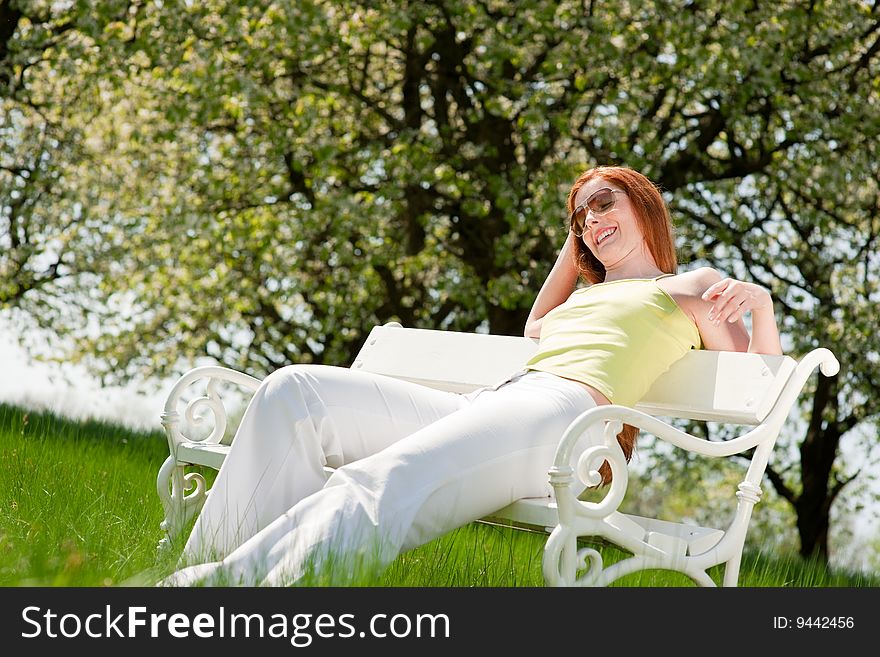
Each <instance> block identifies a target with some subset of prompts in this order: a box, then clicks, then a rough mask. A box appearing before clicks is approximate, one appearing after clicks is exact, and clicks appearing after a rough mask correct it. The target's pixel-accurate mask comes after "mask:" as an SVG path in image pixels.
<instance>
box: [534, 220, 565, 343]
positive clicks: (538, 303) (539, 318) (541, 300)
mask: <svg viewBox="0 0 880 657" xmlns="http://www.w3.org/2000/svg"><path fill="white" fill-rule="evenodd" d="M573 239H575V237H574V235H573V234H572V233H570V232H569V234H568V237H567V238H566V239H565V244H563V245H562V250H560V252H559V255H558V256H557V257H556V262H555V263H554V265H553V269H551V270H550V273H549V274H548V275H547V280H545V281H544V284H543V285H542V286H541V290H540V291H539V292H538V296H537V297H535V303H534V304H533V305H532V310H531V312H529V318H528V319H527V320H526V327H525V331H524V334H525V336H526V337H527V338H538V337H540V336H541V324H542V323H543V322H544V315H546V314H547V313H549V312H550V311H551V310H553V309H554V308H555V307H556V306H558V305H559V304H561V303H562V302H563V301H565V300H566V299H568V297H569V296H570V295H571V292H572V290H574V286H575V284H576V283H577V277H578V273H577V268H576V267H575V264H574V258H573V256H572V248H573V247H572V243H571V241H572V240H573Z"/></svg>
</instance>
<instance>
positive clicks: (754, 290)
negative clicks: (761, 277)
mask: <svg viewBox="0 0 880 657" xmlns="http://www.w3.org/2000/svg"><path fill="white" fill-rule="evenodd" d="M702 298H703V301H709V302H711V303H712V307H711V308H710V309H709V320H710V321H711V322H712V323H713V324H714V325H715V326H720V325H721V323H722V322H730V323H734V322H737V321H739V320H740V319H742V318H743V316H744V315H745V314H746V313H747V312H750V311H751V312H754V311H769V312H770V313H773V299H772V298H771V296H770V292H769V291H768V290H767V289H766V288H763V287H761V286H760V285H756V284H755V283H747V282H745V281H739V280H736V279H735V278H724V279H722V280H720V281H718V282H717V283H714V284H713V285H710V286H709V287H708V288H707V289H706V291H705V292H703V296H702Z"/></svg>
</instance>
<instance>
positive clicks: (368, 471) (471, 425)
mask: <svg viewBox="0 0 880 657" xmlns="http://www.w3.org/2000/svg"><path fill="white" fill-rule="evenodd" d="M469 401H472V403H470V404H469V405H468V406H466V407H464V408H462V409H460V410H458V411H457V412H455V413H452V414H449V415H447V416H445V417H443V418H442V419H439V420H437V421H436V422H434V423H433V424H430V425H428V426H426V427H424V428H423V429H420V430H419V431H416V432H415V433H413V434H412V435H410V436H407V437H406V438H403V439H401V440H399V441H397V442H396V443H394V444H391V445H389V446H388V447H386V448H385V449H383V450H382V451H381V452H378V453H376V454H374V455H372V456H368V457H366V458H364V459H361V460H359V461H355V462H352V463H349V464H348V465H345V466H344V467H341V468H340V469H339V470H337V471H336V472H335V473H334V474H333V476H332V477H330V479H329V480H328V481H327V483H326V485H325V486H324V487H323V488H322V489H321V490H320V491H318V492H316V493H314V494H313V495H310V496H308V497H306V498H304V499H303V500H302V501H301V502H299V503H298V504H296V505H295V506H293V507H292V508H291V509H289V510H288V511H287V512H286V513H285V514H283V515H282V516H281V517H279V518H278V519H277V520H275V521H274V522H272V523H271V524H270V525H269V526H268V527H266V528H265V529H264V530H262V531H261V532H260V533H259V534H257V535H256V536H254V537H253V538H252V539H250V540H249V541H247V542H246V543H244V544H243V545H242V546H241V547H240V548H239V549H237V550H235V551H234V552H233V553H231V554H230V555H229V556H228V557H227V558H226V559H224V560H223V562H222V563H217V564H214V565H212V566H210V567H208V568H203V569H198V570H190V571H189V572H187V571H182V572H180V573H179V577H178V578H176V579H175V578H171V579H170V580H169V583H175V584H182V583H191V582H193V581H199V579H200V578H202V577H204V576H209V577H216V576H220V577H221V580H220V581H226V582H232V583H235V582H241V583H263V584H273V585H274V584H284V583H289V582H292V581H296V580H297V579H298V578H300V577H301V576H302V575H303V574H305V573H306V572H307V571H308V570H309V569H310V568H318V569H323V570H324V571H325V572H326V570H327V569H326V568H324V567H323V566H324V564H326V563H329V564H331V565H332V566H333V568H334V570H333V574H334V575H335V581H337V582H339V583H344V580H345V577H346V576H349V575H350V573H349V572H348V571H347V568H346V567H345V565H344V564H345V563H347V562H349V561H350V562H351V563H353V564H362V563H371V565H374V566H379V567H383V566H385V565H387V564H388V563H390V561H392V560H393V559H394V558H395V557H396V556H397V554H398V553H399V551H400V550H402V549H409V548H412V547H415V546H417V545H420V544H422V543H425V542H427V541H429V540H432V539H433V538H436V537H437V536H440V535H442V534H444V533H446V532H448V531H450V530H452V529H454V528H455V527H459V526H461V525H463V524H466V523H468V522H471V521H473V520H476V519H478V518H481V517H483V516H485V515H487V514H489V513H491V512H493V511H496V510H498V509H500V508H502V507H504V506H506V505H507V504H509V503H511V502H513V501H514V500H517V499H519V498H521V497H537V496H545V495H548V494H550V492H551V489H550V486H549V483H548V478H547V470H548V468H549V466H550V465H551V464H552V461H553V456H554V453H555V450H556V446H557V445H558V443H559V439H560V438H561V436H562V434H563V432H564V431H565V429H566V428H567V427H568V425H569V424H570V423H571V422H572V421H573V420H574V419H575V418H576V417H577V416H578V415H580V414H581V413H583V412H584V411H585V410H587V409H589V408H592V407H593V406H594V402H593V400H592V398H591V397H590V396H589V394H587V392H586V391H585V390H584V389H583V388H582V387H581V386H579V385H577V384H574V383H572V382H570V381H566V380H564V379H560V378H559V377H555V376H553V375H549V374H543V373H537V372H534V373H529V374H527V375H525V376H523V377H520V378H518V379H515V380H514V381H513V382H511V383H508V384H507V385H504V386H502V387H501V388H499V389H498V390H497V391H491V390H490V391H486V392H484V393H482V394H479V395H477V396H476V397H472V398H470V399H469ZM594 437H595V438H599V439H601V438H600V437H599V436H594ZM585 440H586V438H585ZM328 560H329V561H328Z"/></svg>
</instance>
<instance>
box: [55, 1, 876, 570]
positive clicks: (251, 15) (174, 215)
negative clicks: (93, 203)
mask: <svg viewBox="0 0 880 657" xmlns="http://www.w3.org/2000/svg"><path fill="white" fill-rule="evenodd" d="M96 34H97V32H96ZM100 34H101V39H102V41H101V43H102V47H101V53H100V61H101V63H100V65H99V66H98V69H97V70H98V71H102V72H103V73H102V75H104V79H103V80H102V82H103V84H104V86H103V87H102V89H103V92H104V96H102V99H98V103H99V105H101V108H102V112H101V114H100V115H101V117H102V119H103V121H99V122H98V124H97V125H95V126H92V127H91V128H90V129H91V130H92V132H93V133H94V134H100V135H101V136H102V139H104V140H106V142H107V143H113V144H116V145H117V147H116V148H115V149H114V150H113V152H112V153H108V158H109V159H108V161H111V162H112V167H110V169H111V170H112V172H113V174H114V175H116V176H120V177H122V178H124V179H126V180H131V181H136V184H134V185H132V186H117V187H115V188H107V187H104V188H103V192H104V196H102V199H101V202H102V203H104V204H106V205H107V206H108V207H112V208H113V209H114V214H113V216H112V217H109V221H108V225H109V226H110V227H108V228H107V231H108V233H112V234H115V235H117V239H116V241H115V242H113V244H112V245H110V246H107V245H106V244H104V246H103V247H102V248H104V249H105V251H103V253H105V255H106V254H112V257H109V258H107V257H105V258H104V259H103V261H95V262H93V263H92V264H93V268H92V271H93V273H94V275H96V276H98V277H99V279H100V285H99V286H90V287H89V290H90V291H92V292H95V293H97V295H98V296H99V297H102V298H104V299H105V300H106V301H107V302H108V306H107V307H108V308H109V310H105V312H104V315H103V316H102V317H101V319H100V321H99V322H98V323H99V324H100V325H101V327H102V333H101V335H99V336H97V337H95V336H89V335H85V334H83V335H82V336H81V337H82V341H81V346H82V350H83V353H84V354H89V355H91V356H93V357H96V358H98V359H100V361H101V362H103V364H104V368H105V369H106V370H107V371H108V372H111V373H113V372H115V373H117V374H123V375H125V374H128V375H132V374H135V373H136V372H137V371H138V368H141V370H142V371H143V370H146V371H149V372H150V373H156V372H158V371H168V370H172V369H174V368H175V367H177V366H178V365H179V363H180V361H181V359H183V360H191V359H192V358H194V357H195V356H197V355H199V354H204V353H207V354H209V355H211V356H212V357H214V358H216V359H217V360H219V361H220V362H223V363H225V364H228V365H230V366H233V367H237V368H241V369H245V370H249V371H251V372H254V373H257V374H265V373H266V372H268V371H269V370H271V369H274V368H275V367H278V366H281V365H284V364H287V363H289V362H294V361H296V362H326V363H334V364H347V363H350V362H351V360H352V359H353V357H354V354H355V353H356V352H357V350H358V349H359V347H360V345H361V343H362V341H363V338H364V331H365V330H366V329H368V328H369V327H370V326H371V325H373V324H375V323H382V322H385V321H388V320H392V319H396V320H399V321H401V322H402V323H404V324H405V325H408V326H423V327H430V328H449V329H457V330H489V331H491V332H493V333H507V334H519V333H520V332H521V330H522V326H523V323H524V319H525V317H526V315H527V313H528V310H529V308H530V306H531V303H532V300H533V298H534V295H535V293H536V292H537V289H538V287H539V285H540V283H541V281H542V280H543V277H544V276H545V275H546V273H547V271H548V269H549V267H550V265H551V264H552V262H553V260H554V258H555V254H556V252H557V250H558V248H559V247H560V246H561V244H562V241H563V239H564V235H565V230H566V228H565V225H564V218H565V212H564V208H563V199H564V194H565V192H566V191H567V187H568V185H569V184H570V183H571V181H572V180H573V179H574V177H575V176H576V174H577V173H578V172H579V171H580V170H582V169H583V168H585V167H587V166H589V165H591V164H595V163H621V164H627V165H630V166H632V167H634V168H637V169H639V170H641V171H643V172H645V173H646V174H647V175H648V176H649V177H651V178H653V179H654V180H656V181H658V182H659V183H660V184H661V185H662V187H663V189H664V191H665V193H666V195H667V198H668V199H669V201H670V203H671V206H672V208H673V210H674V215H675V218H676V220H677V222H678V231H679V241H680V244H681V249H682V254H683V260H684V261H685V262H693V263H694V264H695V265H699V264H702V263H703V261H706V262H710V263H712V264H715V265H717V266H719V267H720V268H722V269H724V270H726V271H728V272H729V273H732V274H736V275H743V276H747V277H749V278H751V279H753V280H756V281H758V282H761V283H762V284H764V285H766V286H767V287H768V288H770V289H771V291H772V292H773V294H774V297H775V299H776V300H777V301H778V308H777V309H778V311H779V315H780V320H781V325H782V327H783V329H784V332H785V334H786V339H787V340H788V342H789V346H790V350H791V351H792V352H793V353H799V352H803V351H804V350H806V349H807V348H809V347H811V346H814V345H818V344H822V345H832V346H833V347H834V349H835V352H836V353H837V355H838V357H839V358H840V359H841V362H842V365H843V368H842V372H841V374H840V375H839V376H838V377H837V378H835V379H832V380H824V379H822V380H820V381H819V382H818V383H817V384H816V388H815V390H812V391H811V395H812V397H811V402H810V405H809V408H807V409H806V412H807V419H808V424H807V428H806V430H805V432H804V434H803V435H802V436H792V437H791V439H792V440H793V441H795V443H796V444H797V445H798V446H799V452H800V454H799V462H800V463H799V465H800V467H799V469H798V468H797V467H796V466H797V464H796V463H794V462H793V463H792V468H790V469H789V468H780V469H775V470H770V471H768V475H769V478H770V481H771V483H772V485H773V487H774V488H775V489H776V490H777V491H778V492H779V493H780V495H782V497H784V498H785V499H786V500H788V502H789V503H790V504H791V505H792V508H793V509H794V511H795V513H796V514H797V518H798V528H799V534H800V539H801V551H802V552H803V553H804V554H809V553H813V552H816V553H818V554H820V555H823V556H824V555H826V554H827V535H828V518H829V510H830V507H831V505H832V503H833V502H834V501H835V500H836V499H837V498H838V496H839V494H840V492H841V491H842V490H844V489H845V488H846V486H847V482H849V481H851V480H852V478H853V477H855V476H857V475H858V474H860V473H861V470H860V465H859V464H853V463H847V464H844V463H843V462H842V460H841V458H840V455H839V447H840V444H841V441H842V440H843V439H845V438H846V437H849V436H853V435H854V432H853V430H854V429H855V428H856V427H861V426H864V425H865V424H869V423H870V424H876V421H877V418H878V413H880V408H878V406H877V404H878V402H877V400H875V399H873V397H874V396H875V395H874V394H873V392H874V391H875V390H876V381H875V378H874V377H875V376H876V374H875V371H876V363H877V353H878V343H877V338H876V336H875V334H874V333H873V331H872V321H873V317H874V316H875V315H874V313H873V311H872V305H873V302H874V301H876V298H877V281H878V277H877V271H876V267H877V259H876V256H875V255H874V253H873V252H874V249H873V248H872V247H873V245H874V240H875V238H876V235H877V226H876V221H877V220H876V218H875V215H876V210H877V206H878V191H877V182H876V181H877V170H876V168H877V164H876V163H877V157H876V155H877V153H876V148H877V136H878V135H877V132H878V127H880V121H878V120H877V119H878V116H877V113H878V112H877V109H878V106H877V104H878V85H877V80H878V79H880V76H878V75H877V54H878V51H880V11H878V4H877V3H876V2H875V3H873V4H870V3H865V2H851V3H832V2H818V1H815V2H800V3H799V2H788V3H784V4H783V5H781V6H780V5H779V3H771V2H759V1H757V0H756V1H750V2H745V1H737V2H718V1H709V0H706V1H694V2H672V1H663V0H656V1H655V2H650V3H645V2H627V1H622V2H616V3H614V4H613V5H611V4H608V5H606V4H604V3H599V2H585V3H581V2H561V3H560V2H550V1H548V0H527V1H525V2H519V3H516V4H515V5H513V4H510V3H505V2H494V1H489V0H485V1H482V2H471V1H469V2H462V1H458V0H445V1H442V0H435V1H433V2H408V3H404V4H401V3H398V2H393V3H392V2H383V1H378V2H368V3H366V2H355V1H351V0H349V1H342V2H322V1H319V0H312V1H308V2H298V3H295V6H291V3H273V2H269V1H268V0H264V1H263V2H258V3H251V2H248V3H240V2H234V1H232V0H229V1H225V0H213V1H211V2H206V3H198V4H196V3H191V4H189V5H183V4H182V5H179V6H176V7H175V8H174V10H173V11H171V10H169V7H168V6H167V5H165V6H163V7H158V6H156V5H153V4H150V5H135V4H132V5H131V7H130V9H129V11H127V13H125V14H124V15H123V16H122V17H121V18H120V19H119V20H118V21H116V22H115V23H113V28H112V29H111V28H109V27H108V26H105V27H104V29H103V30H102V31H101V32H100ZM96 38H97V37H96ZM92 100H93V102H94V101H95V99H92ZM104 166H107V165H106V163H105V165H104ZM114 226H115V228H113V227H114ZM120 227H121V228H120ZM113 231H117V232H115V233H113ZM120 231H121V232H120ZM114 304H115V305H114ZM52 321H53V322H61V323H62V324H63V323H64V320H63V318H62V317H60V316H56V317H53V318H52ZM69 321H70V320H67V322H68V324H69ZM844 328H845V329H846V330H844ZM98 364H100V363H98ZM709 431H711V432H712V433H711V434H710V435H711V437H713V438H717V437H719V436H718V435H716V434H715V430H714V429H710V430H709ZM782 451H783V452H786V450H785V449H784V447H783V449H782ZM864 451H865V452H866V453H870V445H865V446H864ZM867 462H868V461H866V463H867Z"/></svg>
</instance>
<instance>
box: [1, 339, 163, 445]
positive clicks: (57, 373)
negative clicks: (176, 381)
mask: <svg viewBox="0 0 880 657" xmlns="http://www.w3.org/2000/svg"><path fill="white" fill-rule="evenodd" d="M10 331H11V329H10V328H9V325H8V324H4V325H0V401H3V402H7V403H13V404H18V405H21V406H25V407H27V408H33V409H47V410H52V411H55V412H56V413H58V414H59V415H63V416H65V417H70V418H75V419H85V418H90V417H91V418H98V419H105V420H111V421H113V422H116V423H119V424H123V425H125V426H128V427H131V428H134V429H161V428H162V426H161V425H160V424H159V415H160V413H161V412H162V407H163V405H164V403H165V397H166V396H167V394H168V391H169V390H170V389H171V386H172V383H173V382H171V381H168V382H159V383H157V384H155V385H154V387H156V388H157V390H156V391H146V392H144V391H140V390H139V389H138V387H137V385H135V384H132V385H129V386H126V387H107V388H102V387H101V384H100V382H99V381H98V380H97V379H95V378H94V377H93V376H91V375H89V374H88V372H86V371H85V370H84V369H83V368H82V367H76V366H73V365H66V366H64V367H62V366H60V365H58V364H50V363H41V362H36V363H35V362H31V361H30V359H29V358H28V355H27V353H26V352H25V351H24V349H23V348H22V347H20V346H19V345H18V341H17V340H16V338H15V337H14V336H13V335H12V334H11V332H10Z"/></svg>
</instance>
